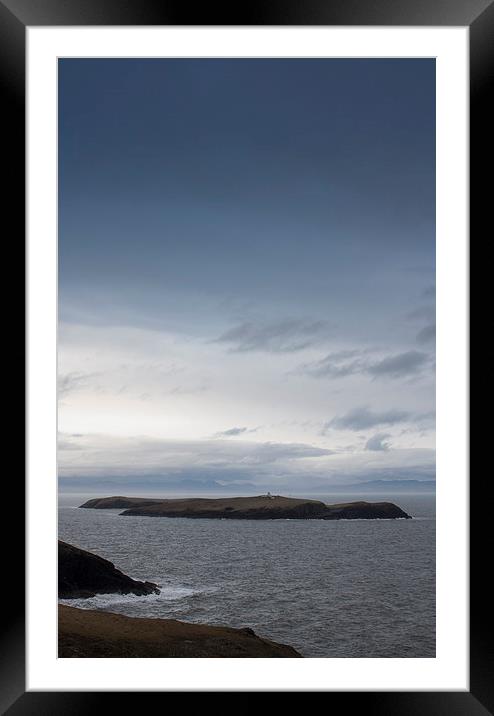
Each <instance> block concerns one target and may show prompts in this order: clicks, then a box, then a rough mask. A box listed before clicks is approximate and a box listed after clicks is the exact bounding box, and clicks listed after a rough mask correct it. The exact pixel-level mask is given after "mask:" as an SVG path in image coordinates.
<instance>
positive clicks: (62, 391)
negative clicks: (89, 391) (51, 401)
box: [58, 372, 100, 397]
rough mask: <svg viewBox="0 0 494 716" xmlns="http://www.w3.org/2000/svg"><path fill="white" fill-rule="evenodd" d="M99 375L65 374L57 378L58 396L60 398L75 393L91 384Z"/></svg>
mask: <svg viewBox="0 0 494 716" xmlns="http://www.w3.org/2000/svg"><path fill="white" fill-rule="evenodd" d="M98 375H100V373H77V372H73V373H65V374H64V375H59V376H58V395H59V396H60V397H62V396H66V395H69V394H70V393H75V392H77V391H78V390H81V389H82V388H86V387H87V386H88V385H90V384H91V382H92V379H93V378H94V377H96V376H98Z"/></svg>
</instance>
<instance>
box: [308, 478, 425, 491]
mask: <svg viewBox="0 0 494 716" xmlns="http://www.w3.org/2000/svg"><path fill="white" fill-rule="evenodd" d="M319 489H320V490H325V491H326V492H342V493H345V492H360V493H362V494H366V493H369V492H384V493H393V492H410V493H418V492H427V493H434V492H435V491H436V482H435V480H368V481H367V482H357V483H352V484H350V485H324V487H323V486H322V485H321V487H320V488H319Z"/></svg>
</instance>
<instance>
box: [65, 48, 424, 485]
mask: <svg viewBox="0 0 494 716" xmlns="http://www.w3.org/2000/svg"><path fill="white" fill-rule="evenodd" d="M434 277H435V62H434V60H428V59H410V60H407V59H396V60H391V59H383V60H378V59H369V60H367V59H355V60H353V59H317V60H314V59H305V60H304V59H279V60H278V59H245V60H244V59H218V60H216V59H200V60H197V59H162V60H156V59H152V60H146V59H142V60H136V59H115V60H109V59H102V60H98V59H94V60H93V59H62V60H60V61H59V288H60V291H59V307H60V319H61V321H60V332H59V338H60V340H59V369H60V385H61V394H62V395H63V398H62V402H61V408H60V413H59V420H60V429H61V431H62V432H63V433H64V434H65V445H66V451H65V452H64V453H63V456H62V458H61V463H60V464H61V465H62V467H63V466H64V465H65V468H64V469H66V470H67V471H68V472H70V474H81V471H84V470H90V471H91V470H96V471H98V470H99V471H100V473H101V474H108V470H109V469H110V467H111V469H112V470H119V471H120V474H122V471H123V472H125V471H127V473H128V472H129V471H130V472H132V473H133V471H134V472H135V470H137V469H138V467H137V466H139V469H141V470H144V469H148V470H154V471H156V470H157V471H158V472H160V474H161V471H163V470H165V468H166V469H167V470H171V471H173V470H175V471H177V470H178V471H179V472H180V474H181V475H183V477H184V479H185V478H187V475H188V476H189V477H190V475H191V474H194V475H196V474H198V473H201V474H202V472H203V471H206V472H207V471H208V470H209V471H211V470H212V471H213V472H214V473H215V474H216V473H217V472H218V474H219V473H221V472H222V471H223V474H227V475H230V476H231V475H232V474H237V472H238V474H239V475H241V476H242V477H243V478H244V477H245V476H246V479H248V480H254V482H255V481H256V480H259V481H261V482H262V484H263V485H265V486H267V487H268V488H269V489H270V486H272V482H271V480H272V479H283V480H289V481H290V480H292V482H293V484H295V483H297V481H298V480H299V477H300V475H302V474H303V475H305V476H306V477H307V476H309V477H310V479H311V480H312V482H311V484H319V483H320V481H321V480H323V481H324V480H326V479H328V476H331V475H332V476H333V478H334V481H335V482H336V483H338V481H340V482H341V479H342V475H347V477H348V479H349V480H351V479H354V478H355V475H360V476H362V475H375V474H376V471H377V474H378V475H382V474H386V475H390V476H393V475H394V476H398V477H399V476H400V475H402V476H403V475H406V476H408V477H410V475H418V476H420V475H423V474H427V475H431V474H433V470H434V440H435V437H434V365H435V364H434V336H435V308H434ZM95 436H96V437H95ZM115 441H116V442H115ZM379 471H384V472H379ZM385 471H388V472H385ZM390 471H391V472H390ZM424 471H425V472H424ZM153 474H154V473H153ZM273 476H275V478H273ZM287 476H291V477H287ZM304 479H305V478H304ZM307 479H308V478H307ZM318 481H319V482H318ZM261 482H260V483H259V484H261ZM287 484H288V483H287ZM290 484H292V483H290Z"/></svg>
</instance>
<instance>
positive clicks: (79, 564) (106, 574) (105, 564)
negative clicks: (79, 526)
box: [58, 540, 160, 599]
mask: <svg viewBox="0 0 494 716" xmlns="http://www.w3.org/2000/svg"><path fill="white" fill-rule="evenodd" d="M159 593H160V589H159V587H158V585H157V584H153V582H139V581H137V580H135V579H131V578H130V577H128V576H127V575H126V574H124V573H123V572H121V571H120V570H119V569H117V568H116V567H115V565H114V564H113V563H112V562H110V561H108V560H107V559H103V557H100V556H98V555H97V554H93V553H92V552H87V551H86V550H83V549H79V547H74V546H73V545H71V544H68V543H67V542H62V540H58V597H59V599H85V598H86V599H87V598H89V597H94V596H95V595H96V594H136V595H138V596H141V595H144V594H159Z"/></svg>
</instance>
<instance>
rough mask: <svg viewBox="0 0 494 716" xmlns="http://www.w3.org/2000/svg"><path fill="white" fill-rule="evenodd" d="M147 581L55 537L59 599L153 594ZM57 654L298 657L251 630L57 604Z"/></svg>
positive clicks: (154, 587)
mask: <svg viewBox="0 0 494 716" xmlns="http://www.w3.org/2000/svg"><path fill="white" fill-rule="evenodd" d="M159 593H160V589H159V586H158V585H157V584H154V583H153V582H139V581H137V580H135V579H131V577H128V576H127V575H126V574H124V573H123V572H121V571H120V570H119V569H117V568H116V567H115V565H114V564H113V563H112V562H110V561H108V560H107V559H103V558H102V557H99V556H98V555H96V554H93V553H92V552H88V551H86V550H83V549H80V548H79V547H75V546H74V545H71V544H68V543H67V542H62V541H61V540H59V541H58V596H59V599H75V598H79V599H89V598H90V597H94V596H95V595H96V594H135V595H138V596H144V595H149V594H159ZM58 656H59V657H62V658H74V657H75V658H92V657H103V658H104V657H117V658H123V657H134V658H147V657H157V658H160V657H170V658H176V657H194V658H241V657H249V658H301V654H299V653H298V652H297V651H296V650H295V649H293V648H292V647H291V646H286V645H285V644H277V643H276V642H274V641H270V640H269V639H263V638H261V637H259V636H257V634H255V632H254V631H253V630H252V629H249V628H245V629H232V628H230V627H223V626H221V627H220V626H209V625H206V624H190V623H186V622H180V621H177V620H175V619H143V618H137V617H128V616H124V615H122V614H114V613H112V612H106V611H98V610H90V609H78V608H75V607H72V606H67V605H63V604H59V607H58Z"/></svg>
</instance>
